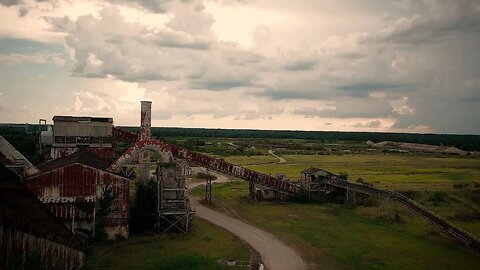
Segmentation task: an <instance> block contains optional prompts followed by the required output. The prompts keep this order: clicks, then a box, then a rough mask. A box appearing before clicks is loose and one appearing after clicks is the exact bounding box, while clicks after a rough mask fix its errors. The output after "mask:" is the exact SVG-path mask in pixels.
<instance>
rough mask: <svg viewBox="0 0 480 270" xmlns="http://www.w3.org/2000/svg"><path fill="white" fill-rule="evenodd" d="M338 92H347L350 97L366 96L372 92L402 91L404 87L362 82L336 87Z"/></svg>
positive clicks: (392, 84)
mask: <svg viewBox="0 0 480 270" xmlns="http://www.w3.org/2000/svg"><path fill="white" fill-rule="evenodd" d="M337 88H338V89H340V90H343V91H345V92H348V95H350V96H357V97H360V96H368V94H369V93H371V92H374V91H380V90H384V91H389V90H395V89H402V90H404V89H405V87H401V85H398V84H394V83H388V82H375V81H364V82H358V83H351V84H345V85H341V86H338V87H337Z"/></svg>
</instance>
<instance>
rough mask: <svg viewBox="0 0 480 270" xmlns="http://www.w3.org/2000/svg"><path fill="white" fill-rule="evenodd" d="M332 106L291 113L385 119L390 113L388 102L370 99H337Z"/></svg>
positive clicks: (302, 109) (309, 115) (311, 115)
mask: <svg viewBox="0 0 480 270" xmlns="http://www.w3.org/2000/svg"><path fill="white" fill-rule="evenodd" d="M333 104H334V106H335V108H326V109H317V108H300V109H297V110H294V111H292V114H295V115H303V116H306V117H336V118H374V117H387V116H389V115H391V113H392V107H391V105H390V104H388V102H386V101H378V100H375V99H371V98H370V99H369V98H353V99H339V100H335V101H333Z"/></svg>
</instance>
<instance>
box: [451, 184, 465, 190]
mask: <svg viewBox="0 0 480 270" xmlns="http://www.w3.org/2000/svg"><path fill="white" fill-rule="evenodd" d="M453 188H455V189H462V188H463V185H462V184H453Z"/></svg>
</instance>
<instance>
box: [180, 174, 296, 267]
mask: <svg viewBox="0 0 480 270" xmlns="http://www.w3.org/2000/svg"><path fill="white" fill-rule="evenodd" d="M215 174H216V175H217V180H215V181H214V182H217V183H218V182H226V181H229V178H228V177H226V176H224V175H221V174H217V173H215ZM202 184H204V183H191V184H190V185H189V187H190V188H194V187H196V186H199V185H202ZM191 203H192V206H193V207H194V209H195V211H196V212H197V213H196V216H198V217H199V218H202V219H205V220H207V221H209V222H211V223H213V224H215V225H217V226H219V227H222V228H224V229H226V230H227V231H230V232H231V233H233V234H235V235H236V236H237V237H238V238H240V239H242V240H243V241H245V242H247V243H248V244H249V245H250V246H251V247H252V248H253V249H255V250H256V251H257V252H258V253H260V256H261V257H262V262H263V263H264V265H265V269H267V270H305V269H306V267H305V263H304V262H303V260H302V258H301V257H300V256H299V255H298V254H297V253H296V252H295V251H294V250H293V249H292V248H290V247H289V246H287V245H285V244H284V243H283V242H281V241H280V240H279V239H278V238H276V237H275V236H274V235H273V234H271V233H268V232H266V231H263V230H261V229H259V228H256V227H254V226H252V225H250V224H247V223H245V222H243V221H241V220H239V219H237V218H233V217H230V216H227V215H225V214H223V213H220V212H218V211H215V210H213V209H211V208H208V207H206V206H203V205H201V204H200V203H199V202H198V201H197V200H192V201H191Z"/></svg>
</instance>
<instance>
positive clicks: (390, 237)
mask: <svg viewBox="0 0 480 270" xmlns="http://www.w3.org/2000/svg"><path fill="white" fill-rule="evenodd" d="M247 190H248V186H247V184H246V183H245V182H243V181H240V182H233V183H228V184H222V185H214V188H213V194H214V195H213V201H214V204H213V206H212V207H214V208H216V209H218V210H219V211H224V212H225V213H227V214H229V215H233V216H236V217H239V218H240V219H243V220H245V221H247V222H249V223H251V224H254V225H256V226H258V227H260V228H263V229H264V230H267V231H269V232H272V233H273V234H275V235H277V236H279V237H280V238H282V239H283V240H284V241H285V242H286V243H289V244H290V245H292V246H293V247H295V248H296V249H297V250H299V251H300V252H301V253H302V254H303V256H304V257H305V259H306V260H307V261H308V262H309V263H310V266H311V269H476V267H477V266H478V264H479V263H480V255H479V254H478V253H476V252H474V251H472V250H468V249H466V248H463V247H461V246H460V245H458V244H457V243H454V242H452V241H451V240H449V239H448V238H446V237H444V236H443V235H439V234H438V232H437V231H435V230H434V229H433V228H430V227H429V226H427V224H426V223H425V222H424V221H423V220H421V219H419V218H418V217H416V216H414V215H412V214H410V213H409V212H407V211H406V210H405V209H403V208H402V207H401V206H400V205H393V204H391V203H388V202H386V201H383V202H382V203H381V204H380V207H378V208H377V207H357V208H355V209H354V210H348V209H346V208H345V207H344V205H339V204H331V203H324V204H320V203H295V202H289V203H284V202H256V203H251V202H249V201H248V200H247V198H246V197H247ZM194 193H195V194H196V195H198V196H201V195H202V194H203V189H201V188H199V189H197V190H195V191H194ZM395 209H397V210H398V211H399V212H400V217H401V222H400V223H392V222H391V221H389V219H386V218H383V217H384V216H388V215H393V213H394V211H395Z"/></svg>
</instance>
